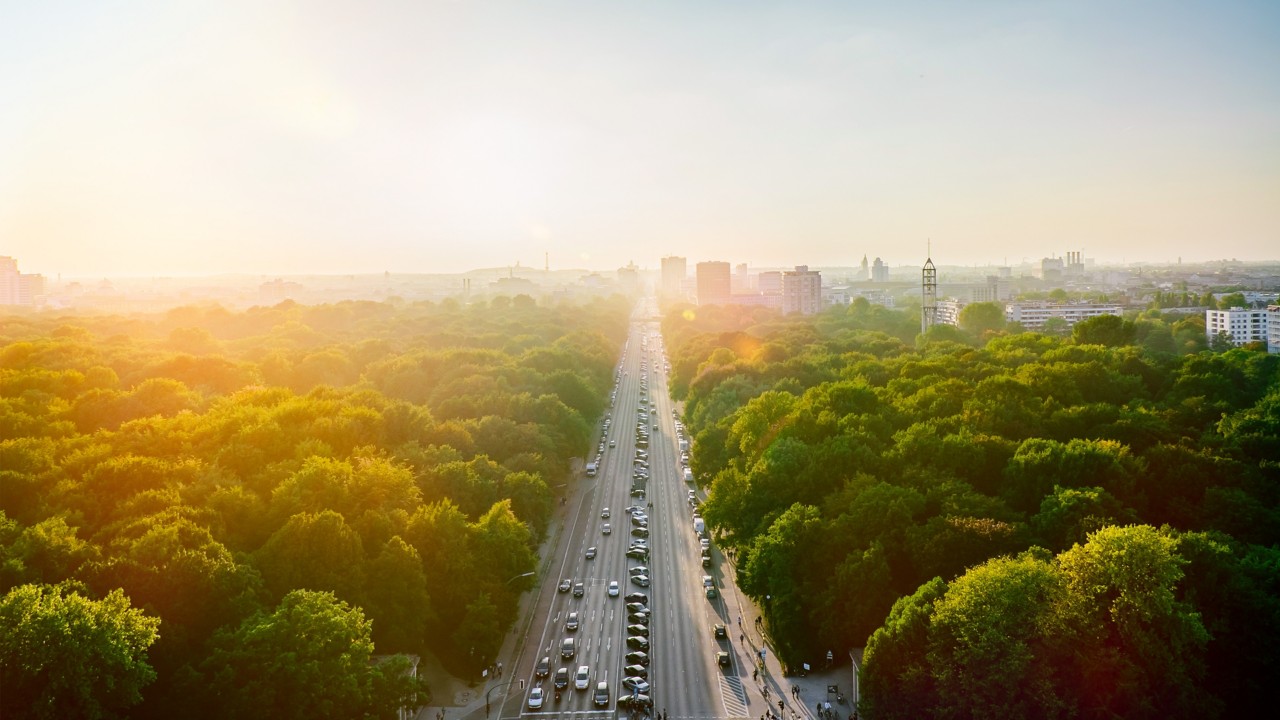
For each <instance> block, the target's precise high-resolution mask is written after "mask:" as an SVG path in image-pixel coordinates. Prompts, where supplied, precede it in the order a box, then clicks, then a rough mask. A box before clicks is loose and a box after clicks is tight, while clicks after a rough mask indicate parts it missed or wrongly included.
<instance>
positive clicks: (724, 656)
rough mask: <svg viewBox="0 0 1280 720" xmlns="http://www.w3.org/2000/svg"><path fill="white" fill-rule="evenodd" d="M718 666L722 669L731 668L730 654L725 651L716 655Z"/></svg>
mask: <svg viewBox="0 0 1280 720" xmlns="http://www.w3.org/2000/svg"><path fill="white" fill-rule="evenodd" d="M716 664H717V665H719V666H720V667H729V653H727V652H725V651H723V650H721V651H720V652H718V653H716Z"/></svg>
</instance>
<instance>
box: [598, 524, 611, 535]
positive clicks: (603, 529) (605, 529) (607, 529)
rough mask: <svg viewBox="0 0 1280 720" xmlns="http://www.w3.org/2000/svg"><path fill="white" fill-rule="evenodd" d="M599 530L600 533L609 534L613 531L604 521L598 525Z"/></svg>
mask: <svg viewBox="0 0 1280 720" xmlns="http://www.w3.org/2000/svg"><path fill="white" fill-rule="evenodd" d="M600 532H601V533H602V534H605V535H609V534H611V533H612V532H613V528H611V527H609V523H605V524H603V525H601V526H600Z"/></svg>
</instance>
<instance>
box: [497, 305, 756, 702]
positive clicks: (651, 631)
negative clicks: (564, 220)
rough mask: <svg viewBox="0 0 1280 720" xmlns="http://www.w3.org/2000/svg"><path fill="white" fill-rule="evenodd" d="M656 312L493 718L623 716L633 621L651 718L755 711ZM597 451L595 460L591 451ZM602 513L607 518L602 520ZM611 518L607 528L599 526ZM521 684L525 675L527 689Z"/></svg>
mask: <svg viewBox="0 0 1280 720" xmlns="http://www.w3.org/2000/svg"><path fill="white" fill-rule="evenodd" d="M655 316H656V313H655V312H654V306H653V304H652V301H644V302H642V303H641V304H640V305H639V307H638V309H637V311H636V314H635V315H634V316H633V321H632V325H631V331H630V337H629V340H628V341H627V344H626V349H625V353H624V356H623V358H622V361H621V363H620V365H619V367H618V369H617V385H616V389H615V397H614V400H613V405H612V407H611V408H609V410H608V412H609V420H610V422H609V425H608V428H607V430H605V431H604V432H603V434H602V440H601V442H602V444H603V446H604V448H603V450H602V451H601V457H600V468H599V470H598V471H597V475H596V477H594V478H589V479H585V480H579V481H577V482H578V483H579V487H578V490H577V492H576V493H574V495H572V496H571V498H570V499H571V501H572V502H571V503H570V505H569V507H568V512H567V515H566V517H565V528H564V531H563V533H562V535H561V538H560V541H559V542H558V543H557V546H556V550H555V552H556V553H557V556H556V557H554V558H552V562H551V567H552V572H551V573H550V574H549V576H548V577H547V579H546V582H544V583H543V587H541V588H540V589H539V590H538V591H536V592H538V593H539V595H538V597H537V598H536V602H535V603H534V605H533V608H534V609H533V610H532V612H533V613H534V616H533V618H532V622H530V623H529V625H528V630H527V633H528V634H527V637H526V639H525V642H524V644H523V648H522V650H521V652H520V656H519V657H518V658H516V662H515V663H514V664H515V670H516V671H517V674H516V675H515V676H514V681H515V682H516V683H517V684H516V685H515V686H513V687H512V688H511V689H510V690H509V691H508V692H505V693H503V694H502V702H499V704H498V707H497V708H496V710H497V712H495V713H493V715H494V716H495V717H497V716H499V714H501V717H503V718H508V719H510V718H517V717H527V718H539V717H545V716H550V715H572V716H575V717H579V716H580V717H582V718H583V720H589V719H590V718H591V717H592V716H594V717H609V716H614V715H615V714H618V713H622V714H625V713H626V711H627V709H626V708H619V707H618V704H617V700H618V697H619V696H620V695H626V694H629V693H631V692H632V690H630V689H628V688H625V687H623V679H624V677H626V675H627V674H626V673H625V672H624V668H625V667H626V666H628V665H635V664H637V663H635V662H633V660H636V659H637V658H636V657H635V656H632V657H631V658H630V659H628V653H629V652H633V651H635V650H636V649H637V648H635V647H630V646H629V645H628V642H629V641H628V637H634V636H635V635H636V634H637V633H634V632H632V631H628V626H634V625H637V624H639V625H644V626H645V627H646V628H647V631H648V638H647V640H648V643H649V647H648V648H647V649H646V650H645V652H646V653H647V655H648V658H647V662H648V666H647V668H646V669H647V677H646V680H647V682H648V683H650V685H651V688H650V689H649V693H648V694H649V696H650V698H651V699H652V702H653V709H652V713H654V714H658V713H661V712H663V711H665V712H666V714H667V717H670V718H731V717H746V716H747V715H748V714H749V710H748V708H747V699H746V692H745V689H744V683H743V676H744V675H749V674H750V668H749V666H748V663H749V662H750V660H749V659H748V658H746V657H745V656H743V655H742V654H741V653H740V647H739V645H738V643H737V642H734V640H735V639H736V637H737V622H738V618H737V616H736V615H734V614H732V612H731V611H730V610H729V609H727V608H726V606H725V604H724V600H723V593H717V597H715V598H708V597H707V593H706V590H705V589H704V586H703V576H704V575H712V576H713V577H714V580H715V584H716V586H717V588H718V589H719V588H723V587H724V585H725V583H727V582H730V579H729V578H725V577H722V576H721V569H722V564H721V562H720V559H721V556H720V554H719V552H718V551H717V550H715V549H714V548H713V549H712V550H711V553H710V554H711V558H712V562H711V566H710V567H703V564H702V548H701V545H700V544H699V538H698V536H697V535H696V534H695V532H694V525H693V517H692V513H693V510H694V506H693V505H692V504H691V503H690V501H689V491H690V490H691V489H693V485H692V484H689V483H686V482H684V480H683V479H682V471H683V467H682V464H681V450H680V446H679V434H678V427H677V422H676V418H675V417H674V414H673V412H672V403H671V400H670V397H669V394H668V389H667V378H666V370H665V365H664V363H665V358H664V353H663V350H664V347H663V344H662V341H661V338H660V337H659V335H658V323H657V321H656V319H652V318H653V317H655ZM642 398H643V399H642ZM639 428H644V429H645V431H646V432H647V434H648V438H647V444H648V447H647V448H644V447H637V442H638V435H637V432H638V429H639ZM640 444H641V445H643V444H644V442H640ZM637 450H640V451H642V452H643V453H645V454H646V455H647V457H644V458H643V460H644V461H645V463H647V470H648V473H649V479H648V480H647V481H636V480H634V473H635V469H636V468H637V467H638V466H637V464H636V460H637V459H638V458H637ZM592 451H593V452H592V459H594V455H595V452H596V448H592ZM635 486H640V487H643V488H644V489H645V490H646V494H645V496H644V497H637V496H634V495H633V494H632V493H633V488H634V487H635ZM650 503H651V504H652V505H650ZM628 507H635V508H637V509H640V510H641V511H642V512H644V513H646V514H647V515H648V522H647V525H648V528H647V529H648V537H647V538H639V537H634V536H633V535H632V530H633V528H634V527H635V524H636V523H635V521H633V519H632V517H631V513H630V512H628V510H627V508H628ZM605 508H608V510H609V517H608V518H604V517H602V514H603V512H604V509H605ZM606 523H608V524H609V526H610V530H611V532H610V533H609V534H604V532H603V527H604V525H605V524H606ZM634 540H647V542H648V550H649V552H648V557H647V558H634V557H628V556H627V551H628V548H629V546H630V544H631V542H632V541H634ZM589 548H595V557H594V558H588V557H587V555H588V552H587V551H588V549H589ZM641 565H643V566H645V567H647V568H648V573H649V578H650V586H649V587H640V586H638V585H636V584H634V583H633V582H631V581H630V579H629V577H630V575H631V572H630V571H631V568H634V567H636V566H641ZM562 580H568V581H570V582H569V586H570V590H569V591H568V592H561V591H560V585H561V581H562ZM611 582H616V583H617V584H618V595H617V596H616V597H611V596H610V594H609V585H610V583H611ZM576 583H582V596H581V597H575V595H576V594H577V593H576V589H575V588H574V585H575V584H576ZM631 593H642V594H644V595H645V596H646V597H647V601H646V602H643V603H642V604H643V605H644V606H645V608H646V610H647V613H648V617H647V622H637V621H638V620H639V619H641V618H642V616H640V615H634V614H632V610H629V609H628V604H629V603H628V599H627V597H626V596H627V595H629V594H631ZM635 607H636V606H632V609H633V610H634V609H635ZM570 613H577V618H576V619H577V620H578V628H577V629H576V630H570V629H568V628H567V627H566V623H567V621H568V620H569V619H570V618H569V615H570ZM629 616H630V617H629ZM717 624H722V625H724V626H725V628H726V632H725V637H724V638H717V637H715V631H714V628H715V626H716V625H717ZM566 638H573V639H574V645H575V648H574V656H573V657H572V658H567V657H562V652H561V651H562V643H563V641H564V640H565V639H566ZM630 642H631V643H635V644H639V643H638V641H636V640H631V641H630ZM718 652H727V653H728V664H727V665H721V664H720V663H719V662H718V660H719V658H717V653H718ZM543 658H547V660H548V662H547V664H546V665H547V667H546V669H547V671H548V674H547V676H545V677H541V676H539V673H538V666H539V664H541V661H542V659H543ZM584 665H585V666H586V667H587V668H588V673H589V680H588V682H587V683H586V684H587V688H586V689H583V690H578V689H575V676H576V675H577V673H578V669H579V667H580V666H584ZM561 668H564V669H565V671H566V673H565V674H567V676H568V677H567V681H568V687H567V688H565V689H564V690H562V691H561V695H560V698H559V699H558V700H557V699H556V691H555V688H554V682H555V678H556V674H557V671H558V670H559V669H561ZM519 680H524V681H525V687H524V688H523V689H520V688H519V685H518V682H519ZM600 682H605V683H607V684H608V691H609V693H608V701H607V703H606V704H605V705H603V706H602V705H599V704H597V702H596V695H597V686H598V683H600ZM533 687H541V688H542V689H543V696H544V700H543V703H542V707H541V708H530V707H529V696H530V691H531V689H532V688H533ZM495 702H497V699H496V698H495Z"/></svg>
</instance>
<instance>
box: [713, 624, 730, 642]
mask: <svg viewBox="0 0 1280 720" xmlns="http://www.w3.org/2000/svg"><path fill="white" fill-rule="evenodd" d="M711 631H712V634H713V635H715V636H716V639H717V640H723V639H724V638H727V637H729V633H728V632H726V631H725V629H724V624H723V623H716V624H715V626H714V627H712V629H711Z"/></svg>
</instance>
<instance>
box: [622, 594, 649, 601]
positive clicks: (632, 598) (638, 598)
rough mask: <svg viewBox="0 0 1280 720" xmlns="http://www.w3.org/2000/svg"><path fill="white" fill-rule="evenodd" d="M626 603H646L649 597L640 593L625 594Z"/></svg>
mask: <svg viewBox="0 0 1280 720" xmlns="http://www.w3.org/2000/svg"><path fill="white" fill-rule="evenodd" d="M626 601H627V602H629V603H647V602H649V596H648V595H645V594H644V593H642V592H632V593H627V597H626Z"/></svg>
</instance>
